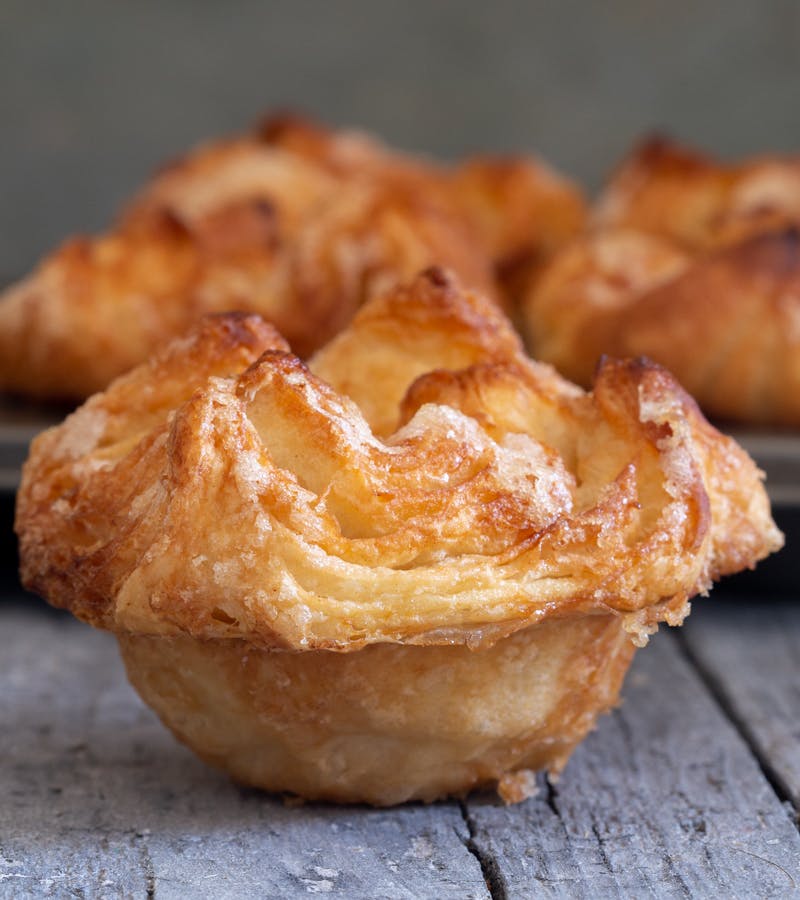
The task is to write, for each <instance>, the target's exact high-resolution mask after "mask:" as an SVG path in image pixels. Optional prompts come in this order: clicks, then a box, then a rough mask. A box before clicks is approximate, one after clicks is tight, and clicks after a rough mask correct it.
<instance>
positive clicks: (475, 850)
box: [458, 800, 508, 900]
mask: <svg viewBox="0 0 800 900" xmlns="http://www.w3.org/2000/svg"><path fill="white" fill-rule="evenodd" d="M458 805H459V808H460V810H461V816H462V818H463V819H464V824H465V825H466V826H467V836H466V837H465V836H464V835H463V834H459V838H460V839H461V842H462V844H463V845H464V846H465V847H466V848H467V850H468V851H469V852H470V853H471V854H472V855H473V856H474V857H475V859H476V860H477V861H478V865H479V866H480V867H481V873H482V874H483V880H484V881H485V882H486V889H487V890H488V891H489V896H490V897H491V898H492V900H508V887H507V885H506V880H505V878H504V877H503V873H502V872H501V871H500V864H499V863H498V861H497V859H496V858H495V856H494V855H493V854H492V853H490V852H489V851H487V850H485V849H484V848H483V847H481V846H480V844H479V843H478V840H477V834H478V827H477V825H476V824H475V820H474V819H473V818H472V816H471V815H470V813H469V808H468V807H467V804H466V801H464V800H459V801H458Z"/></svg>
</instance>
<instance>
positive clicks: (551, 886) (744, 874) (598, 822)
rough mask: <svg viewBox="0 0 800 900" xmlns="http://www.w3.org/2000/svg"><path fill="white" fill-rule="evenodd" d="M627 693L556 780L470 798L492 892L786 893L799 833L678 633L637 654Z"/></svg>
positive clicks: (791, 885)
mask: <svg viewBox="0 0 800 900" xmlns="http://www.w3.org/2000/svg"><path fill="white" fill-rule="evenodd" d="M624 698H625V701H624V703H623V705H622V706H621V707H620V708H619V709H617V710H615V711H614V713H613V714H612V715H610V716H607V717H606V718H605V719H603V720H602V721H601V723H600V725H599V728H598V730H597V731H596V732H595V733H594V734H593V735H591V736H590V737H589V739H588V740H587V742H586V743H585V744H584V745H583V746H582V747H580V748H579V749H578V751H577V752H576V753H575V755H574V757H573V758H572V760H571V762H570V763H569V765H568V766H567V769H566V771H565V773H564V775H563V777H562V779H561V781H560V782H559V785H558V788H557V790H556V791H548V786H547V785H546V784H545V783H543V784H542V788H543V789H542V792H541V793H540V796H538V797H536V798H533V799H532V800H529V801H528V802H527V803H524V804H521V805H520V806H518V807H510V808H506V807H503V806H502V805H500V804H498V803H497V802H496V801H495V800H494V799H492V798H488V797H486V798H477V799H473V800H470V801H468V803H467V810H468V817H469V823H470V828H471V831H472V834H473V843H474V845H475V846H476V847H477V848H478V851H479V852H480V854H481V856H482V857H483V859H484V860H485V862H486V864H487V865H488V867H489V868H490V869H492V870H494V871H496V872H499V876H498V877H497V878H496V886H495V895H496V896H509V897H570V898H583V897H585V898H596V897H637V898H641V897H658V898H666V897H676V898H677V897H694V898H700V897H715V898H716V897H750V896H758V897H783V896H787V895H789V894H792V895H794V893H795V892H796V891H797V890H798V886H800V837H799V836H798V832H797V830H796V828H795V826H794V824H793V823H792V821H791V820H790V817H789V815H788V814H787V812H786V810H785V809H784V807H783V806H782V804H781V802H780V800H779V799H778V798H777V797H776V795H775V794H774V792H773V791H772V789H771V788H770V786H769V784H768V782H767V781H766V779H765V778H764V777H763V775H762V773H761V772H760V770H759V768H758V765H757V763H756V761H755V759H754V758H753V756H752V755H751V753H750V751H749V749H748V748H747V745H746V744H745V743H744V742H743V741H742V740H741V739H740V737H739V735H738V734H737V732H736V730H735V729H734V728H733V726H732V725H731V723H730V722H729V721H728V720H727V719H726V718H725V716H724V714H723V713H722V711H721V710H720V709H719V708H718V706H717V705H716V703H715V702H714V700H713V698H712V697H711V695H710V694H709V692H708V691H707V690H706V689H705V687H704V686H703V684H702V682H701V681H700V679H699V677H698V675H697V674H696V673H695V671H694V670H693V669H692V668H691V666H690V665H689V664H688V662H687V661H686V659H685V658H684V656H683V655H682V653H681V652H680V649H679V647H678V645H677V643H676V640H675V638H674V636H673V635H671V634H665V633H664V634H659V635H658V636H657V637H656V638H654V639H653V640H652V641H651V645H650V646H649V647H647V648H646V649H645V650H644V651H643V652H642V653H640V654H639V655H638V656H637V659H636V661H635V663H634V667H633V669H632V671H631V673H630V675H629V677H628V680H627V682H626V685H625V688H624Z"/></svg>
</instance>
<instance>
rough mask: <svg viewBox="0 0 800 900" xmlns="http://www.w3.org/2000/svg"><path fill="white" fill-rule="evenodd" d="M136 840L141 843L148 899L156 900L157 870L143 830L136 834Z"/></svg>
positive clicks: (140, 849) (140, 855)
mask: <svg viewBox="0 0 800 900" xmlns="http://www.w3.org/2000/svg"><path fill="white" fill-rule="evenodd" d="M134 840H135V841H136V842H137V843H138V845H139V858H140V859H141V862H142V874H143V875H144V879H145V888H146V891H147V894H146V896H147V900H155V896H156V872H155V868H154V867H153V858H152V857H151V856H150V848H149V847H148V846H147V839H146V837H145V835H144V834H142V833H141V832H136V833H135V834H134Z"/></svg>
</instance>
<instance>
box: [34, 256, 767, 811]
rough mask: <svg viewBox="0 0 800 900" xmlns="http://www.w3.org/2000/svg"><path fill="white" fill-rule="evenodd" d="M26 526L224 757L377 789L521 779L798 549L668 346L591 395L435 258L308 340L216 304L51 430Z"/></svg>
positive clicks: (180, 728)
mask: <svg viewBox="0 0 800 900" xmlns="http://www.w3.org/2000/svg"><path fill="white" fill-rule="evenodd" d="M17 530H18V534H19V537H20V544H21V559H22V575H23V579H24V582H25V584H26V585H27V587H28V588H30V589H32V590H35V591H37V592H39V593H41V594H42V595H43V596H45V597H46V598H47V599H48V600H49V601H50V602H51V603H53V604H55V605H57V606H61V607H65V608H67V609H70V610H71V611H72V612H73V613H74V614H75V615H76V616H78V617H79V618H81V619H83V620H85V621H87V622H90V623H91V624H93V625H96V626H98V627H101V628H106V629H109V630H111V631H113V632H115V633H116V635H117V638H118V640H119V643H120V647H121V650H122V654H123V657H124V659H125V663H126V666H127V669H128V673H129V676H130V679H131V681H132V682H133V684H134V685H135V686H136V688H137V689H138V690H139V692H140V693H141V695H142V697H143V698H144V699H145V700H146V701H147V702H148V703H149V704H150V705H151V706H152V707H153V708H154V709H155V710H156V711H157V712H158V714H159V715H160V716H161V718H162V719H163V720H164V722H165V723H166V724H167V725H168V726H169V727H170V728H171V729H172V730H173V732H174V733H175V734H176V735H177V736H178V737H179V738H180V739H181V740H183V741H185V742H186V743H187V744H189V745H190V746H191V747H192V748H194V750H195V751H196V752H197V753H198V754H199V755H200V756H202V757H203V758H204V759H206V760H207V761H209V762H210V763H212V764H214V765H216V766H219V767H221V768H223V769H225V770H226V771H228V772H229V773H231V774H232V775H233V777H234V778H236V779H237V780H239V781H242V782H245V783H248V784H253V785H257V786H260V787H262V788H265V789H268V790H272V791H290V792H294V793H296V794H299V795H301V796H303V797H306V798H310V799H320V798H321V799H327V800H336V801H344V802H360V801H363V802H368V803H372V804H378V805H386V804H393V803H399V802H402V801H405V800H411V799H422V800H433V799H435V798H437V797H441V796H445V795H450V794H457V793H461V792H464V791H467V790H469V789H471V788H473V787H476V786H479V785H486V784H498V785H499V789H500V792H501V794H502V795H503V796H504V797H505V798H506V799H507V800H520V799H523V797H524V796H526V793H527V792H528V788H529V787H530V785H531V784H532V779H531V778H529V777H528V776H527V775H526V772H527V770H535V769H541V768H547V769H549V770H551V771H554V772H557V771H559V770H560V769H561V768H562V767H563V766H564V764H565V762H566V760H567V758H568V756H569V754H570V753H571V751H572V749H573V748H574V747H575V745H576V744H577V743H578V741H580V740H581V738H582V737H583V736H584V735H585V734H586V733H587V731H588V730H589V729H590V728H591V727H592V726H593V724H594V722H595V719H596V717H597V715H598V714H599V713H600V712H602V711H603V710H606V709H608V708H609V707H610V706H612V705H613V704H614V703H615V701H616V698H617V694H618V690H619V687H620V683H621V681H622V678H623V676H624V673H625V670H626V669H627V666H628V664H629V662H630V659H631V657H632V655H633V652H634V649H635V646H636V645H640V646H641V645H642V644H644V643H645V642H646V640H647V636H648V635H649V634H650V633H651V632H652V631H653V630H655V628H656V627H657V625H658V623H659V622H661V621H666V622H669V623H670V624H675V625H677V624H679V623H680V622H681V621H682V619H683V618H684V616H685V615H686V614H687V613H688V612H689V599H690V598H691V597H692V595H694V594H695V593H697V592H699V591H705V590H706V589H707V588H708V587H709V586H710V584H711V582H712V580H713V579H715V578H718V577H719V576H721V575H724V574H726V573H729V572H734V571H737V570H739V569H742V568H745V567H748V566H752V565H754V564H755V562H756V561H757V560H759V559H761V558H762V557H764V556H765V555H767V554H768V553H769V552H771V551H773V550H775V549H777V548H778V547H779V546H780V544H781V536H780V534H779V532H778V531H777V529H776V528H775V526H774V524H773V522H772V520H771V518H770V512H769V504H768V501H767V499H766V495H765V493H764V490H763V487H762V484H761V476H760V473H759V472H758V470H757V469H756V468H755V466H754V465H753V463H752V461H751V460H750V459H749V458H748V457H747V455H746V454H745V453H744V452H743V451H742V450H741V449H740V448H739V447H738V446H737V445H736V444H735V443H734V442H733V441H732V440H730V439H729V438H726V437H723V436H722V435H721V434H719V433H718V432H717V431H716V430H715V429H714V428H712V427H711V426H710V425H709V424H708V423H707V422H706V421H705V420H704V419H703V417H702V415H701V414H700V412H699V411H698V409H697V407H696V405H695V404H694V402H693V401H692V400H691V399H690V398H689V397H688V396H687V395H686V394H685V393H684V392H683V391H682V390H681V388H680V387H678V385H677V384H676V382H675V381H674V380H673V378H672V377H671V376H670V375H669V374H668V373H667V372H666V371H664V370H663V369H661V368H659V367H658V366H655V365H653V364H650V363H644V362H636V361H633V362H631V361H627V362H625V361H606V362H605V363H603V364H602V366H601V367H600V369H599V371H598V372H597V375H596V378H595V382H594V389H593V391H592V393H588V394H587V393H584V392H583V391H582V390H580V389H579V388H576V387H574V386H573V385H571V384H569V383H568V382H566V381H564V380H563V379H562V378H561V377H560V376H558V375H557V374H556V373H555V372H554V371H553V370H552V369H551V368H550V367H549V366H546V365H543V364H539V363H535V362H532V361H531V360H530V359H528V358H527V357H526V356H525V355H524V353H523V351H522V350H521V347H520V343H519V340H518V338H517V337H516V335H515V333H514V331H513V329H512V328H511V327H510V325H509V323H508V321H507V320H506V319H505V317H504V316H503V314H502V313H501V312H500V311H499V309H498V308H497V306H496V305H495V304H493V303H491V302H490V301H488V300H486V299H485V298H483V297H482V296H481V295H479V294H477V293H475V292H473V291H467V290H463V289H462V288H461V287H460V286H459V284H458V282H457V281H456V279H455V277H454V276H452V275H450V274H448V273H446V272H444V271H443V270H441V269H432V270H430V271H428V272H426V273H424V274H422V275H420V276H419V277H418V278H417V279H416V280H415V281H414V282H413V283H411V284H410V285H406V286H400V287H396V288H392V289H390V290H388V291H386V292H384V293H382V294H380V295H378V296H375V297H373V298H372V299H371V300H369V301H368V302H367V303H366V304H365V305H364V306H363V307H362V309H361V310H360V311H359V312H358V313H357V314H356V315H355V317H354V319H353V320H352V322H351V323H350V325H349V326H347V327H346V328H345V329H344V330H343V331H342V332H341V333H340V334H339V335H338V336H337V337H336V338H335V339H334V340H333V341H332V342H331V343H330V344H328V345H327V346H326V347H325V348H323V349H322V350H321V351H320V353H319V354H318V355H316V356H315V357H313V358H312V359H311V360H310V362H309V364H308V365H306V364H304V363H303V362H302V361H301V360H300V359H298V358H297V357H296V356H295V355H293V354H292V353H290V352H288V348H287V345H286V343H285V342H284V341H283V340H282V339H281V337H280V336H279V335H278V334H277V332H276V331H275V330H274V329H273V328H271V327H270V326H268V325H266V324H265V323H263V322H262V321H261V320H260V319H258V318H257V317H254V316H244V315H241V314H239V315H223V316H215V317H209V318H205V319H203V320H202V321H201V322H200V323H199V324H197V325H196V326H195V327H194V330H193V331H192V332H191V333H190V334H189V335H188V336H186V337H183V338H181V339H179V340H177V341H176V342H175V343H173V344H171V345H170V346H169V347H168V348H166V349H165V350H162V351H161V352H160V353H159V355H157V356H156V357H155V358H153V359H152V360H151V361H150V362H148V363H146V364H144V365H142V366H140V367H138V368H136V369H134V370H133V371H132V372H130V373H129V374H127V375H125V376H123V377H122V378H121V379H119V380H117V381H116V382H114V383H113V384H112V385H111V386H110V387H109V388H108V390H107V391H106V392H104V393H101V394H98V395H96V396H94V397H92V398H91V399H90V400H89V401H88V402H87V403H86V404H85V405H84V406H82V407H81V408H80V409H79V410H78V411H77V412H76V413H74V414H73V415H72V416H71V417H69V418H68V419H67V420H66V421H65V422H64V423H63V424H62V425H60V426H59V427H57V428H54V429H51V430H50V431H48V432H46V433H45V434H43V435H42V436H40V437H39V438H37V440H36V441H35V442H34V444H33V446H32V449H31V455H30V459H29V460H28V462H27V464H26V466H25V470H24V475H23V482H22V487H21V489H20V494H19V499H18V506H17ZM674 725H675V727H680V723H677V722H676V723H674Z"/></svg>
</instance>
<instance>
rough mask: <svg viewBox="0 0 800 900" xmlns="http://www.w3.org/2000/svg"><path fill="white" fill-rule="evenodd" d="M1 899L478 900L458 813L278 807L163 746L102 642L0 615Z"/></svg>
mask: <svg viewBox="0 0 800 900" xmlns="http://www.w3.org/2000/svg"><path fill="white" fill-rule="evenodd" d="M0 685H2V690H1V691H0V723H2V728H1V729H0V759H2V764H0V896H2V897H3V898H5V897H41V896H55V897H69V896H81V897H104V898H105V897H142V898H144V897H147V898H151V897H157V898H172V897H174V898H186V897H192V898H206V897H208V898H215V900H217V898H240V897H294V896H306V895H308V894H315V893H322V894H325V893H332V894H336V895H339V896H347V897H354V898H362V897H363V898H416V897H427V896H435V897H444V898H448V897H452V898H464V897H475V898H478V897H485V896H487V889H486V886H485V883H484V880H483V877H482V875H481V870H480V866H479V864H478V861H477V859H476V858H475V856H474V855H472V854H471V853H470V851H469V850H468V848H467V847H466V843H467V842H468V837H469V836H468V831H467V827H466V824H465V822H464V819H463V817H462V814H461V811H460V809H459V806H458V804H456V803H445V804H437V805H435V806H421V805H415V806H414V805H412V806H404V807H402V808H400V809H394V810H371V809H365V808H342V807H338V808H337V807H334V806H327V807H326V806H312V805H308V806H300V807H290V806H288V807H287V806H285V805H284V804H283V803H282V802H281V801H280V800H278V799H274V798H270V797H266V796H264V795H263V794H260V793H258V792H256V791H249V790H243V789H241V788H238V787H236V786H234V785H233V784H231V782H229V781H228V780H227V779H226V778H225V777H224V776H222V775H219V774H217V773H215V772H214V771H212V770H211V769H209V768H207V767H206V766H204V765H203V764H202V763H200V762H199V761H197V760H196V759H195V758H194V756H193V755H192V754H191V753H190V752H189V751H188V750H186V749H184V748H183V747H181V746H180V745H178V744H177V743H176V742H175V741H174V740H173V739H172V737H171V736H170V735H169V734H168V733H167V732H166V731H165V729H164V728H163V727H162V726H161V725H160V723H159V722H158V721H157V720H156V719H155V717H154V716H153V715H152V714H151V713H150V712H149V711H148V710H146V709H145V708H144V707H143V705H142V704H141V703H140V702H139V700H138V698H137V697H136V696H135V695H134V693H133V691H132V690H131V689H130V688H129V687H128V685H127V682H126V680H125V676H124V674H123V671H122V666H121V664H120V662H119V659H118V655H117V651H116V646H115V643H114V641H113V639H112V638H110V637H109V636H108V635H105V634H100V633H98V632H95V631H92V630H91V629H89V628H87V627H86V626H82V625H80V624H78V623H77V622H73V621H72V620H71V619H69V618H63V617H60V616H55V615H47V614H45V613H44V612H43V611H42V610H38V609H35V610H29V611H26V610H21V609H20V608H19V607H14V608H9V607H8V606H6V607H5V608H4V607H3V606H0Z"/></svg>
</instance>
